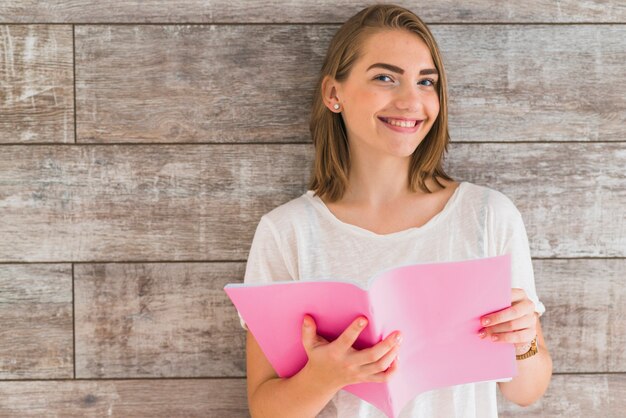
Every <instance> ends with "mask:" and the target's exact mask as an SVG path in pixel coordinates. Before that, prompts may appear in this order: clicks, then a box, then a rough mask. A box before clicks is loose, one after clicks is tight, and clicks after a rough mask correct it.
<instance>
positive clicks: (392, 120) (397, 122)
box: [378, 116, 422, 128]
mask: <svg viewBox="0 0 626 418" xmlns="http://www.w3.org/2000/svg"><path fill="white" fill-rule="evenodd" d="M378 119H380V120H381V121H382V122H384V123H386V124H388V125H392V126H396V127H402V128H413V127H415V126H419V124H420V123H421V122H422V120H421V119H409V118H397V117H384V116H379V117H378ZM403 125H408V126H403Z"/></svg>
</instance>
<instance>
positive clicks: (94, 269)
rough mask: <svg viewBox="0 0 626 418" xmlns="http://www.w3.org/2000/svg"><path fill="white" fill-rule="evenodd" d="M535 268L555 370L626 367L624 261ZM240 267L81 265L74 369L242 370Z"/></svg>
mask: <svg viewBox="0 0 626 418" xmlns="http://www.w3.org/2000/svg"><path fill="white" fill-rule="evenodd" d="M533 266H534V270H535V281H536V283H537V292H538V295H539V297H540V300H541V301H542V302H543V303H544V305H545V306H546V313H545V314H544V315H543V316H542V326H543V329H544V335H545V339H546V345H547V347H548V350H549V351H550V354H551V356H552V358H553V363H554V370H555V372H574V373H584V372H613V373H614V372H626V352H625V350H624V346H625V345H626V338H625V336H624V333H623V332H621V330H623V329H626V319H625V318H626V311H625V310H626V309H625V307H626V303H624V295H623V293H624V292H623V290H622V289H623V288H624V279H623V277H622V276H623V275H622V272H623V271H624V269H625V268H626V262H625V261H624V260H623V259H620V260H586V259H582V260H577V259H576V260H568V261H566V260H534V262H533ZM244 270H245V263H132V264H123V263H114V264H78V265H76V267H75V275H76V279H75V297H76V300H75V305H76V376H77V377H79V378H116V377H132V378H135V377H207V376H216V377H243V376H245V331H244V330H243V329H241V328H240V325H239V318H238V316H237V312H236V309H235V308H234V306H233V305H232V303H231V302H230V300H229V299H228V297H227V295H226V293H225V292H224V291H223V287H224V286H225V285H226V284H227V283H237V282H241V281H242V278H243V273H244ZM564 289H567V291H564ZM581 346H583V347H585V349H584V350H581V348H580V347H581Z"/></svg>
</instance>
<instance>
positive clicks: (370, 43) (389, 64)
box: [330, 30, 439, 157]
mask: <svg viewBox="0 0 626 418" xmlns="http://www.w3.org/2000/svg"><path fill="white" fill-rule="evenodd" d="M437 81H438V76H437V71H436V69H435V64H434V63H433V60H432V57H431V55H430V50H429V49H428V47H427V46H426V43H424V41H423V40H422V39H421V38H420V37H419V36H418V35H416V34H414V33H411V32H408V31H405V30H386V31H384V32H379V33H375V34H372V35H369V36H368V37H367V38H366V39H365V41H364V44H363V48H362V56H361V57H360V58H359V60H357V62H355V64H354V65H353V67H352V69H351V71H350V74H349V76H348V78H347V79H346V80H344V81H343V82H341V83H339V84H338V85H336V87H337V89H336V95H337V98H338V101H339V103H340V105H341V112H342V117H343V120H344V123H345V125H346V129H347V133H348V141H349V144H350V148H351V151H352V150H354V151H357V152H358V153H359V154H360V153H362V152H366V153H371V152H374V153H376V155H380V153H386V154H388V155H393V156H397V157H408V156H410V155H411V154H412V153H413V152H414V151H415V149H416V148H417V146H418V145H419V144H420V142H421V141H422V140H423V139H424V137H425V136H426V134H427V133H428V131H429V130H430V128H431V127H432V126H433V123H434V122H435V119H436V118H437V115H438V114H439V97H438V94H437ZM333 103H334V102H333ZM333 103H331V104H330V106H332V104H333ZM331 108H332V107H331ZM355 147H357V149H355Z"/></svg>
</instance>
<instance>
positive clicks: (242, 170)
mask: <svg viewBox="0 0 626 418" xmlns="http://www.w3.org/2000/svg"><path fill="white" fill-rule="evenodd" d="M311 148H312V147H311V146H310V145H309V144H275V145H263V144H261V145H247V146H237V147H233V146H221V145H107V146H101V145H89V146H82V145H81V146H67V147H58V146H48V145H28V146H20V145H5V146H4V147H3V149H2V151H3V158H4V161H3V163H2V164H0V210H1V211H2V216H1V217H0V236H2V237H4V238H5V239H3V240H0V261H5V262H14V261H18V262H63V261H74V262H82V261H93V262H99V261H175V260H178V261H204V260H243V259H245V258H246V256H247V252H248V250H249V245H250V242H251V240H252V235H253V234H254V229H255V228H256V225H257V223H258V220H259V218H260V217H261V215H262V214H264V213H266V212H268V211H270V210H271V209H273V208H274V207H276V206H278V205H280V204H282V203H285V202H287V201H288V200H291V199H292V198H295V197H298V196H300V195H301V194H302V193H304V191H305V189H306V185H307V181H308V178H309V175H310V174H309V168H308V167H309V166H310V165H311V161H312V159H313V150H312V149H311ZM447 164H448V166H449V167H448V172H449V173H450V174H452V175H453V176H454V177H455V178H457V179H459V180H465V181H470V182H473V183H476V184H479V185H485V186H488V187H492V188H494V189H496V190H499V191H501V192H503V193H504V194H506V195H507V196H509V197H510V198H511V199H512V200H513V202H514V203H515V204H516V205H517V206H518V208H519V209H520V212H522V214H523V217H524V221H525V224H526V227H527V230H528V235H529V237H530V247H531V253H532V255H533V257H544V258H545V257H624V256H626V231H625V228H626V224H625V223H624V218H623V216H622V215H623V208H624V207H626V190H625V189H624V187H623V179H624V173H623V167H625V166H626V153H625V152H624V150H623V146H622V145H621V144H619V143H598V144H596V143H572V144H568V145H567V146H566V147H564V146H563V145H562V144H549V143H548V144H532V143H519V144H498V143H493V144H491V143H487V144H454V146H453V147H451V149H450V153H449V155H448V159H447ZM581 220H584V221H581ZM590 243H593V245H590Z"/></svg>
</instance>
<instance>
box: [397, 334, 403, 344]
mask: <svg viewBox="0 0 626 418" xmlns="http://www.w3.org/2000/svg"><path fill="white" fill-rule="evenodd" d="M400 342H402V335H401V334H396V344H400Z"/></svg>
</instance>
